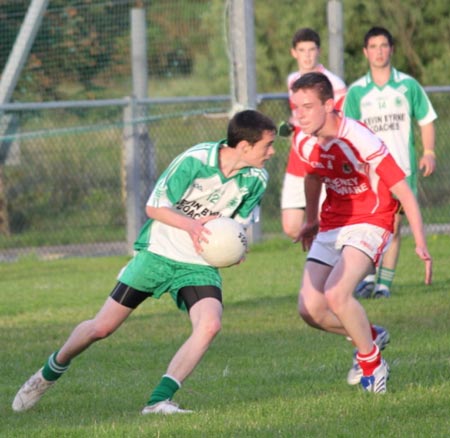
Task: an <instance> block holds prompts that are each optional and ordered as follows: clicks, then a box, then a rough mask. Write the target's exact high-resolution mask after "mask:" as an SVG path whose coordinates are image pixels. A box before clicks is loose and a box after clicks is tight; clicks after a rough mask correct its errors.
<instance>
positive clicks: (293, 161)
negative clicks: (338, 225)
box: [281, 28, 346, 240]
mask: <svg viewBox="0 0 450 438" xmlns="http://www.w3.org/2000/svg"><path fill="white" fill-rule="evenodd" d="M291 56H292V57H293V58H294V59H295V60H296V61H297V65H298V70H297V71H295V72H292V73H291V74H289V76H288V78H287V86H288V90H289V106H290V108H291V110H292V109H293V102H292V100H291V95H292V91H291V86H292V84H293V83H294V82H295V81H296V80H297V79H299V78H300V77H301V75H302V74H305V73H309V72H312V71H315V72H319V73H323V74H325V75H326V76H327V77H328V79H329V80H330V82H331V84H332V86H333V90H334V96H335V106H336V108H337V109H341V107H342V104H343V101H344V97H345V93H346V86H345V83H344V81H343V80H342V79H341V78H339V77H338V76H336V75H335V74H334V73H332V72H331V71H329V70H327V69H326V68H325V67H324V66H323V65H322V64H319V56H320V37H319V35H318V34H317V32H315V31H314V30H312V29H309V28H302V29H299V30H297V32H295V34H294V36H293V38H292V48H291ZM289 125H290V128H291V129H292V130H293V132H294V135H295V133H297V132H298V131H299V129H300V127H299V124H298V122H297V120H296V119H295V117H294V115H293V114H292V115H291V118H290V120H289ZM291 146H292V147H291V150H290V152H289V157H288V161H287V166H286V172H285V176H284V180H283V187H282V191H281V221H282V225H283V231H284V232H285V234H286V235H287V236H289V237H291V238H292V239H293V240H295V239H296V238H297V236H298V233H299V232H300V228H301V225H302V223H303V218H304V209H305V194H304V176H305V169H304V164H303V163H302V161H301V160H300V159H299V157H298V155H297V154H296V153H295V151H294V148H293V146H294V143H293V142H292V145H291ZM322 196H323V198H324V197H325V193H324V192H323V193H322Z"/></svg>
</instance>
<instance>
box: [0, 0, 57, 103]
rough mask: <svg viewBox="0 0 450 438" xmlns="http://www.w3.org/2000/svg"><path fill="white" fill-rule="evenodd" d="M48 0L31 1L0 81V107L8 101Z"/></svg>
mask: <svg viewBox="0 0 450 438" xmlns="http://www.w3.org/2000/svg"><path fill="white" fill-rule="evenodd" d="M48 2H49V0H32V1H31V4H30V6H29V7H28V11H27V14H26V16H25V19H24V21H23V23H22V26H21V27H20V31H19V34H18V35H17V38H16V41H15V43H14V47H13V49H12V51H11V53H10V54H9V58H8V61H7V63H6V65H5V68H4V69H3V73H2V77H1V79H0V105H1V104H3V103H7V102H9V101H10V99H11V96H12V94H13V92H14V88H15V87H16V85H17V81H18V80H19V77H20V72H21V71H22V68H23V66H24V65H25V62H26V60H27V58H28V54H29V53H30V50H31V47H32V45H33V42H34V39H35V37H36V34H37V31H38V30H39V27H40V25H41V22H42V18H43V16H44V13H45V11H46V9H47V5H48Z"/></svg>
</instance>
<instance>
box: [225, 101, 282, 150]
mask: <svg viewBox="0 0 450 438" xmlns="http://www.w3.org/2000/svg"><path fill="white" fill-rule="evenodd" d="M264 131H272V132H274V133H276V132H277V127H276V125H275V123H274V122H273V120H272V119H271V118H269V117H267V116H265V115H264V114H262V113H260V112H259V111H255V110H244V111H241V112H238V113H236V114H235V115H234V116H233V118H232V119H231V120H230V122H229V123H228V132H227V145H228V146H230V147H236V145H237V144H238V143H239V142H240V141H242V140H246V141H248V142H249V143H250V144H255V143H256V142H258V141H259V140H261V138H262V136H263V133H264Z"/></svg>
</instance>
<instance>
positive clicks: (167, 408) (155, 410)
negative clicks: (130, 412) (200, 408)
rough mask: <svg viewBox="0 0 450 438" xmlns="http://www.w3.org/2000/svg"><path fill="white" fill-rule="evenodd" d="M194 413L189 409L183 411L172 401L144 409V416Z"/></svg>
mask: <svg viewBox="0 0 450 438" xmlns="http://www.w3.org/2000/svg"><path fill="white" fill-rule="evenodd" d="M192 412H193V411H189V410H188V409H181V408H180V407H179V406H178V405H177V404H176V403H174V402H173V401H171V400H163V401H160V402H158V403H155V404H154V405H151V406H145V408H144V409H142V415H146V414H163V415H170V414H191V413H192Z"/></svg>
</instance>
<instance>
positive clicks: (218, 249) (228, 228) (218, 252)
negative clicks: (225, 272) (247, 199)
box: [200, 217, 247, 268]
mask: <svg viewBox="0 0 450 438" xmlns="http://www.w3.org/2000/svg"><path fill="white" fill-rule="evenodd" d="M205 228H207V229H208V230H209V231H211V234H206V233H205V237H206V238H207V239H208V243H206V242H202V248H203V251H202V252H201V253H200V254H201V256H202V257H203V259H204V260H205V261H206V262H207V263H209V264H210V265H212V266H215V267H217V268H225V267H227V266H231V265H234V264H235V263H237V262H239V261H240V260H241V259H242V257H244V255H245V251H246V250H247V235H246V233H245V230H244V227H243V226H242V225H241V224H240V223H238V222H236V221H235V220H234V219H231V218H229V217H219V218H217V219H213V220H211V221H209V222H206V223H205Z"/></svg>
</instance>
